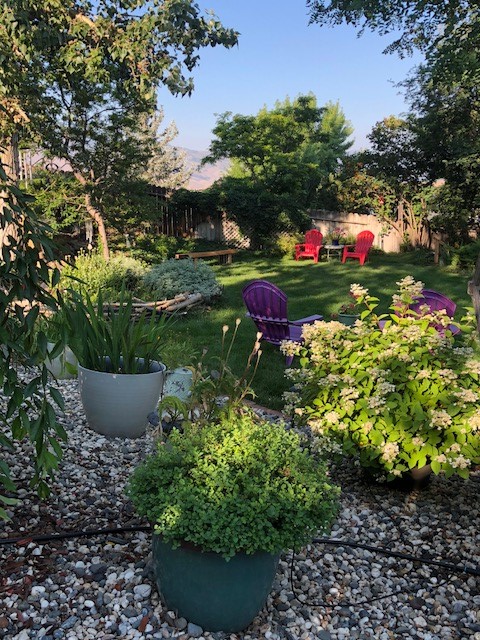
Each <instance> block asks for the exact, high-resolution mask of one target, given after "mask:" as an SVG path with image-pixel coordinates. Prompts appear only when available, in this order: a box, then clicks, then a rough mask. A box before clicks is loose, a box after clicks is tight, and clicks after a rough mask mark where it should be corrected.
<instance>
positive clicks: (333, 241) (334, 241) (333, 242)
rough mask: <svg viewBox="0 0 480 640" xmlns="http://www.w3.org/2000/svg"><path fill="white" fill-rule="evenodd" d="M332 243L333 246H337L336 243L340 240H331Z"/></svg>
mask: <svg viewBox="0 0 480 640" xmlns="http://www.w3.org/2000/svg"><path fill="white" fill-rule="evenodd" d="M332 244H333V246H334V247H338V245H339V244H340V240H332Z"/></svg>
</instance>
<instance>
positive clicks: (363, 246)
mask: <svg viewBox="0 0 480 640" xmlns="http://www.w3.org/2000/svg"><path fill="white" fill-rule="evenodd" d="M374 237H375V236H374V235H373V233H372V232H371V231H361V232H360V233H359V234H358V236H357V239H356V241H355V253H368V251H369V250H370V247H371V246H372V244H373V239H374Z"/></svg>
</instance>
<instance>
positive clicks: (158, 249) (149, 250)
mask: <svg viewBox="0 0 480 640" xmlns="http://www.w3.org/2000/svg"><path fill="white" fill-rule="evenodd" d="M178 246H179V241H178V240H177V238H174V237H173V236H166V235H163V234H159V235H155V236H145V235H142V236H139V237H138V238H136V240H135V246H134V247H132V248H131V249H129V251H130V254H131V255H132V256H133V257H134V258H137V259H140V260H142V261H143V262H147V263H149V264H152V263H153V264H155V263H157V262H162V261H163V260H167V259H168V258H172V257H173V256H174V255H175V253H177V251H178Z"/></svg>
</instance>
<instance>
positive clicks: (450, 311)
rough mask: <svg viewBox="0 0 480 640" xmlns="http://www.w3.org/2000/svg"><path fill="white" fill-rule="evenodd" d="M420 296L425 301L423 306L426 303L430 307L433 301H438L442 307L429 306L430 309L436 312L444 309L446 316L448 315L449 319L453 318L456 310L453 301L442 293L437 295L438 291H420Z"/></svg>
mask: <svg viewBox="0 0 480 640" xmlns="http://www.w3.org/2000/svg"><path fill="white" fill-rule="evenodd" d="M422 294H423V296H424V300H425V302H424V304H425V303H426V304H428V305H430V304H431V302H432V301H433V300H438V301H439V302H440V303H441V304H442V305H443V306H441V307H432V306H430V308H431V309H433V310H434V311H437V310H438V309H445V311H446V312H447V315H449V316H450V318H453V316H454V315H455V311H456V309H457V305H456V304H455V302H454V301H453V300H451V299H450V298H448V297H447V296H445V295H444V294H443V293H439V292H438V291H434V290H433V289H422Z"/></svg>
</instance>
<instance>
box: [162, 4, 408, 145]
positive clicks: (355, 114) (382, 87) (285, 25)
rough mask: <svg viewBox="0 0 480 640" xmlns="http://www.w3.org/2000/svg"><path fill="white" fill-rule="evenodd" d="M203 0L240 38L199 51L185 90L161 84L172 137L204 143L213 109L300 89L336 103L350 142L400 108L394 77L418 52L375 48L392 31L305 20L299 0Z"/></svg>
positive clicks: (245, 106)
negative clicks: (402, 55) (175, 91)
mask: <svg viewBox="0 0 480 640" xmlns="http://www.w3.org/2000/svg"><path fill="white" fill-rule="evenodd" d="M210 2H211V4H208V5H206V4H204V3H203V2H202V1H201V0H200V2H199V4H200V6H201V8H202V9H213V10H214V11H215V13H216V15H217V16H218V17H219V18H220V20H221V21H222V23H223V24H224V25H225V26H228V27H232V28H234V29H236V30H237V31H239V32H240V38H239V44H238V46H237V47H235V48H233V49H224V48H223V47H216V48H213V49H204V50H203V51H201V53H200V64H199V66H198V67H197V68H196V69H195V70H194V71H193V77H194V80H195V90H194V92H193V94H192V96H191V97H184V98H179V97H177V98H176V97H173V96H171V95H170V93H169V92H168V90H167V89H161V90H160V92H159V96H158V103H159V104H160V105H162V106H163V108H164V113H165V121H164V122H165V123H168V122H170V121H172V120H174V121H175V123H176V124H177V127H178V130H179V135H178V137H177V138H176V139H175V141H174V144H175V145H177V146H181V147H186V148H189V149H196V150H206V149H207V148H208V146H209V143H210V141H211V139H212V133H211V132H212V128H213V127H214V125H215V122H216V116H215V114H220V113H223V112H224V111H232V112H233V113H242V114H245V115H246V114H255V113H257V112H258V110H259V109H261V108H262V107H263V106H265V105H266V106H267V107H272V106H273V105H274V103H275V101H276V100H283V99H284V98H285V97H286V96H289V97H291V98H294V97H296V96H297V95H299V94H301V93H308V92H313V93H314V94H315V95H316V96H317V100H318V104H319V105H323V104H325V103H326V102H329V101H333V102H337V101H338V102H339V103H340V106H341V107H342V109H343V111H344V113H345V115H346V117H347V118H348V120H350V122H351V124H352V126H353V127H354V134H353V138H354V139H355V143H354V146H353V149H360V148H363V147H365V146H367V144H368V143H367V140H366V136H367V134H368V133H369V131H370V130H371V128H372V126H373V125H374V124H375V123H376V122H378V121H379V120H381V119H383V118H384V117H386V116H388V115H391V114H394V115H400V114H401V113H404V112H405V111H406V110H407V105H406V104H405V101H404V99H403V96H402V94H401V92H400V90H399V89H398V88H397V87H395V86H394V85H395V83H397V82H399V81H401V80H403V79H404V78H405V77H406V76H407V74H408V72H409V70H410V69H411V68H412V67H413V66H415V64H418V62H419V61H420V57H419V56H417V57H414V58H407V59H406V60H400V59H399V58H398V57H397V56H395V55H384V54H382V51H383V49H384V48H385V46H386V45H387V44H388V43H389V42H390V41H391V40H392V39H393V38H390V37H380V36H378V35H377V34H371V33H366V34H365V35H363V36H362V37H361V38H358V37H357V34H356V31H355V29H353V28H350V27H347V26H344V25H342V26H337V27H319V26H318V25H308V16H307V10H306V7H305V2H304V1H303V0H210Z"/></svg>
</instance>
